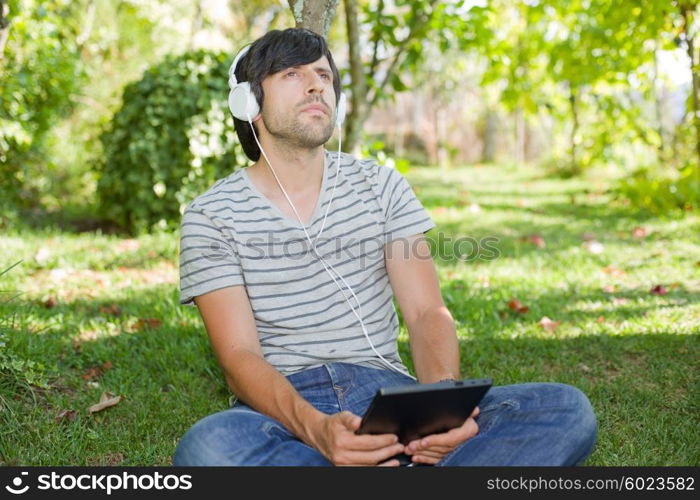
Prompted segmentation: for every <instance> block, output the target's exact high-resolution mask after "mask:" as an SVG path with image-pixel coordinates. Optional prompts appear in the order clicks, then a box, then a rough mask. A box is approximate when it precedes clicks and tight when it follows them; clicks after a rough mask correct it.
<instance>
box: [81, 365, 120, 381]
mask: <svg viewBox="0 0 700 500" xmlns="http://www.w3.org/2000/svg"><path fill="white" fill-rule="evenodd" d="M110 368H112V363H111V362H110V361H105V362H104V363H102V364H101V365H96V366H92V367H90V368H88V371H87V372H85V373H84V374H82V375H81V377H82V378H83V379H84V380H95V379H97V378H99V377H100V376H101V375H102V374H103V373H104V372H106V371H107V370H109V369H110Z"/></svg>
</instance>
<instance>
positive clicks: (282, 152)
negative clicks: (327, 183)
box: [248, 143, 325, 196]
mask: <svg viewBox="0 0 700 500" xmlns="http://www.w3.org/2000/svg"><path fill="white" fill-rule="evenodd" d="M263 148H264V149H265V153H266V154H267V157H268V158H269V160H270V163H271V164H272V168H273V169H274V170H275V173H276V174H277V178H278V179H279V181H280V182H281V183H282V186H284V189H285V191H287V194H288V195H289V196H293V195H295V194H300V193H306V192H308V191H309V190H312V191H313V190H318V189H319V188H320V186H321V183H322V182H323V166H324V161H325V160H324V151H323V146H319V147H318V148H314V149H306V148H304V149H301V148H287V147H280V145H275V144H274V143H273V144H267V145H266V144H264V143H263ZM248 168H249V169H250V172H254V175H255V177H256V180H257V181H258V182H259V183H261V184H262V187H263V189H265V190H266V191H268V192H279V186H278V185H277V181H276V180H275V176H274V175H273V174H272V171H271V170H270V167H269V166H268V164H267V161H266V160H265V157H264V156H263V155H262V154H261V155H260V159H259V160H258V161H257V162H255V163H254V164H253V165H252V166H250V167H248Z"/></svg>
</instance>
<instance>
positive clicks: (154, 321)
mask: <svg viewBox="0 0 700 500" xmlns="http://www.w3.org/2000/svg"><path fill="white" fill-rule="evenodd" d="M161 324H163V322H162V321H161V320H159V319H158V318H140V319H138V320H136V321H135V322H134V323H132V324H131V325H130V327H129V331H130V332H132V333H133V332H137V331H139V330H143V329H144V328H158V327H159V326H160V325H161Z"/></svg>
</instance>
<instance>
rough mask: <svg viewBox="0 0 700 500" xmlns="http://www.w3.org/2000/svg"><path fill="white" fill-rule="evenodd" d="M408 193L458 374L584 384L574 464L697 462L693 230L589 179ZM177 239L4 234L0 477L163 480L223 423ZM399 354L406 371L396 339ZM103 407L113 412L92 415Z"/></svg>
mask: <svg viewBox="0 0 700 500" xmlns="http://www.w3.org/2000/svg"><path fill="white" fill-rule="evenodd" d="M407 177H408V178H409V180H410V182H411V184H412V185H413V186H414V187H415V190H416V192H417V194H418V196H419V198H420V199H421V200H422V201H423V203H424V205H425V206H426V208H427V209H428V210H429V211H430V213H431V215H432V216H433V218H434V220H435V221H436V223H437V224H438V228H436V229H434V230H433V231H431V233H429V234H428V236H429V237H430V240H431V242H432V244H433V248H434V250H435V252H434V253H435V259H436V263H437V265H438V270H439V273H440V277H441V282H442V290H443V297H444V299H445V301H446V303H447V305H448V307H449V308H450V310H451V311H452V314H453V316H454V318H455V321H456V322H457V328H458V334H459V337H460V340H461V345H462V372H463V375H464V376H465V377H487V376H488V377H492V378H494V379H495V381H496V383H497V384H498V385H504V384H511V383H517V382H530V381H557V382H565V383H569V384H573V385H575V386H577V387H579V388H581V389H582V390H583V391H584V392H585V393H586V394H588V396H589V397H590V399H591V401H592V403H593V406H594V408H595V410H596V413H597V415H598V419H599V437H598V444H597V447H596V450H595V451H594V453H593V455H591V457H590V458H589V460H588V461H587V464H588V465H698V464H700V405H699V404H698V401H699V399H700V397H699V396H700V391H699V387H698V381H699V379H700V377H699V374H698V369H699V366H698V361H699V360H700V342H698V340H699V339H698V336H699V334H700V300H699V299H700V238H699V236H698V235H700V216H698V215H697V214H696V215H693V214H688V215H686V216H685V217H684V218H669V219H660V218H649V217H645V216H644V215H641V214H637V213H636V212H635V211H634V210H632V209H630V208H627V207H625V206H624V204H622V203H619V202H616V201H615V200H614V199H613V198H612V197H610V196H609V195H607V194H606V190H607V187H608V186H607V185H606V184H605V182H603V181H596V180H592V179H588V180H581V179H578V180H576V179H574V180H566V181H563V180H557V179H550V178H545V177H543V176H542V173H541V172H539V171H537V170H533V169H521V170H517V169H508V168H503V167H501V168H496V167H480V168H477V167H475V168H464V169H454V170H450V171H440V170H437V169H418V168H416V169H413V170H412V171H411V172H410V173H409V174H408V175H407ZM487 238H489V239H487ZM474 242H481V247H480V248H479V247H476V246H475V245H474ZM177 243H178V242H177V236H176V235H168V234H159V235H149V236H144V237H141V238H138V239H135V240H129V239H123V238H118V237H114V236H105V235H99V234H94V233H89V234H87V233H86V234H68V233H61V232H57V231H49V232H38V231H32V232H26V231H23V232H19V233H15V234H9V235H7V234H6V235H2V237H1V238H0V269H5V268H7V267H9V266H10V265H12V264H13V263H15V262H17V261H19V260H22V262H21V263H20V264H19V265H17V266H16V267H14V268H13V269H11V270H9V271H8V272H6V273H5V274H4V275H2V276H0V290H2V291H3V292H2V294H1V295H0V317H1V318H2V320H3V325H4V326H3V329H4V330H5V336H6V345H5V347H4V348H2V347H0V348H2V349H4V351H3V352H2V354H0V361H3V360H4V362H5V364H6V365H7V364H9V365H10V367H9V368H7V367H6V368H5V369H4V370H2V371H0V377H2V378H0V404H1V405H2V407H1V408H0V410H1V411H0V464H5V465H117V464H120V465H166V464H169V463H170V457H171V455H172V452H173V450H174V447H175V444H176V443H177V440H178V438H179V437H180V436H181V435H182V434H183V433H184V432H185V430H186V429H187V428H188V427H189V426H190V425H191V424H192V423H194V422H195V421H196V420H197V419H199V418H201V417H203V416H205V415H207V414H209V413H212V412H215V411H218V410H221V409H224V408H226V407H227V404H228V397H229V392H228V389H227V387H226V385H225V383H224V382H223V378H222V376H221V372H220V369H219V368H218V365H217V364H216V361H215V360H214V358H213V356H212V354H211V351H210V348H209V344H208V341H207V338H206V333H205V331H204V329H203V326H202V323H201V321H200V319H199V316H198V314H197V312H196V310H195V309H194V308H182V307H180V306H178V304H177V296H178V295H177ZM455 250H456V251H455ZM460 257H462V258H460ZM659 285H661V286H662V287H663V288H661V287H659ZM654 287H657V288H655V290H656V291H657V292H660V293H652V289H654ZM514 299H515V300H517V301H519V303H517V304H516V303H515V302H513V300H514ZM509 303H510V306H509ZM518 308H519V310H520V312H518V311H516V310H515V309H518ZM545 316H546V317H548V318H550V320H551V321H552V322H554V323H553V324H550V326H549V328H545V327H543V326H541V325H540V324H539V323H540V320H541V319H542V318H543V317H545ZM399 341H400V347H401V350H402V354H403V355H404V358H405V359H406V361H407V363H409V365H410V360H409V359H408V356H409V351H408V342H407V336H406V332H405V328H403V326H402V332H401V336H400V339H399ZM23 360H24V361H26V360H32V361H34V362H35V363H37V364H38V365H37V366H35V367H34V368H33V369H32V370H31V371H30V370H29V369H28V368H27V366H26V364H22V361H23ZM12 363H14V364H12ZM27 377H29V378H32V377H34V378H36V379H37V380H38V381H39V384H40V385H41V382H42V380H43V381H44V382H45V384H44V387H36V386H29V385H28V384H27V383H26V379H27ZM103 392H110V393H112V394H114V395H121V396H123V400H121V401H120V402H119V403H118V404H117V405H116V406H114V407H111V408H109V409H106V410H103V411H101V412H98V413H94V414H90V413H88V410H87V409H88V407H90V406H91V405H93V404H95V403H97V402H98V401H99V400H100V396H101V394H102V393H103Z"/></svg>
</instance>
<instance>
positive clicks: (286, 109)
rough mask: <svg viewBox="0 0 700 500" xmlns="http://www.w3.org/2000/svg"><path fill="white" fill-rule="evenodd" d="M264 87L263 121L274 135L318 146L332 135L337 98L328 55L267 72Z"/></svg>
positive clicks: (308, 145) (285, 140)
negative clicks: (273, 71) (302, 63)
mask: <svg viewBox="0 0 700 500" xmlns="http://www.w3.org/2000/svg"><path fill="white" fill-rule="evenodd" d="M262 88H263V92H264V93H265V99H264V102H263V108H262V111H261V117H262V122H263V126H264V127H265V129H266V130H267V131H268V133H269V134H270V135H271V136H272V137H274V138H276V139H278V140H281V141H283V142H287V143H289V144H291V145H293V146H296V147H302V148H315V147H318V146H320V145H323V144H325V143H326V142H327V141H328V139H330V137H331V135H333V128H334V126H335V111H336V110H335V101H336V99H335V90H334V89H333V72H332V71H331V66H330V64H329V63H328V59H326V57H325V56H323V57H321V58H320V59H318V60H317V61H314V62H312V63H310V64H305V65H301V66H294V67H290V68H287V69H284V70H282V71H280V72H278V73H274V74H272V75H269V76H267V77H266V78H265V79H264V80H263V81H262Z"/></svg>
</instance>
